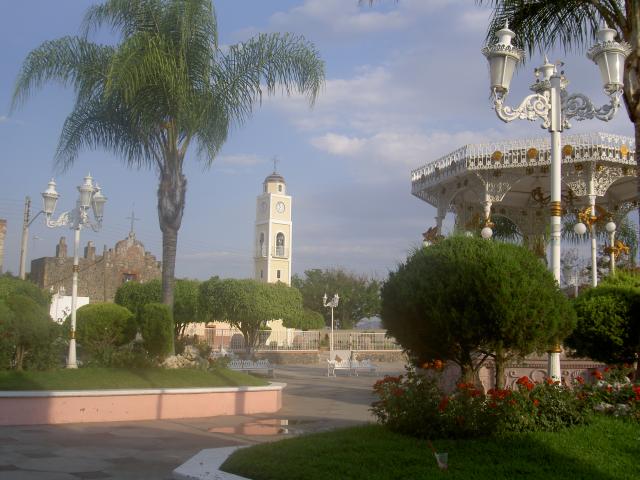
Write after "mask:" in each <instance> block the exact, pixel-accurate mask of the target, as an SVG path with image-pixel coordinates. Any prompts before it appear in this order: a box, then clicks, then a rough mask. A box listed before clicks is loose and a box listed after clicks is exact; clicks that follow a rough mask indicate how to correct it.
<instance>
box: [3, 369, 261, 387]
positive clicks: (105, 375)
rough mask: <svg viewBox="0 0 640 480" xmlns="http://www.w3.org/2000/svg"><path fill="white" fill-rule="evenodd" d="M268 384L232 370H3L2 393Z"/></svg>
mask: <svg viewBox="0 0 640 480" xmlns="http://www.w3.org/2000/svg"><path fill="white" fill-rule="evenodd" d="M267 384H268V382H267V381H266V380H264V379H262V378H258V377H253V376H251V375H247V374H246V373H242V372H235V371H233V370H228V369H220V370H215V371H205V370H196V369H176V370H169V369H162V368H146V369H124V368H90V367H87V368H79V369H77V370H67V369H64V370H50V371H44V372H37V371H23V372H16V371H4V372H3V371H0V390H92V389H114V388H193V387H236V386H261V385H267Z"/></svg>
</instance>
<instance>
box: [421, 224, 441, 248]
mask: <svg viewBox="0 0 640 480" xmlns="http://www.w3.org/2000/svg"><path fill="white" fill-rule="evenodd" d="M443 238H444V236H443V235H440V234H439V233H438V227H437V226H436V227H430V228H428V229H427V231H426V232H424V233H423V234H422V240H423V241H424V242H426V243H428V244H430V245H432V244H434V243H438V242H439V241H440V240H442V239H443Z"/></svg>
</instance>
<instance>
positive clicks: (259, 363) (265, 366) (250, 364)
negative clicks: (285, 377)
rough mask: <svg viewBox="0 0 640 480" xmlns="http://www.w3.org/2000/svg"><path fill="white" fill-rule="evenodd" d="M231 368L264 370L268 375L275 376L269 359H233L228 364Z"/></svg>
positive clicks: (243, 370) (242, 370)
mask: <svg viewBox="0 0 640 480" xmlns="http://www.w3.org/2000/svg"><path fill="white" fill-rule="evenodd" d="M227 366H228V367H229V368H230V369H231V370H236V371H239V372H258V371H264V372H266V373H267V374H268V375H271V376H272V377H275V374H274V371H273V366H272V365H271V364H270V363H269V360H266V359H265V360H256V361H255V362H254V361H253V360H231V361H230V362H229V365H227Z"/></svg>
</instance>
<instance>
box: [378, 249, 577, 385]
mask: <svg viewBox="0 0 640 480" xmlns="http://www.w3.org/2000/svg"><path fill="white" fill-rule="evenodd" d="M382 320H383V325H384V326H385V327H386V328H387V329H388V331H389V334H390V335H392V336H393V337H395V338H396V339H397V340H398V342H399V343H400V344H401V345H402V346H403V347H404V348H406V349H407V350H408V351H409V352H410V354H411V355H412V356H413V358H414V360H415V361H417V362H418V364H422V363H424V362H428V361H433V360H436V359H441V360H452V361H453V362H455V363H457V364H458V365H459V366H460V367H461V369H462V371H463V375H464V376H465V378H466V379H467V381H468V380H470V379H471V376H472V375H473V372H475V371H476V370H477V369H478V368H479V367H480V365H481V364H482V362H483V361H484V359H485V358H487V357H488V356H493V357H494V359H495V362H496V381H497V385H498V386H500V385H502V383H501V382H502V381H503V375H502V374H503V370H501V368H502V367H503V365H504V363H505V362H506V361H507V360H508V359H509V358H513V357H520V356H524V355H527V354H529V353H531V352H533V351H536V350H537V351H540V350H545V349H546V348H548V347H549V346H550V345H552V344H554V343H556V342H559V341H561V340H562V339H563V338H564V337H565V336H566V335H567V334H568V333H569V332H570V331H571V330H572V328H573V327H574V325H575V313H574V312H573V309H572V308H571V305H570V304H569V303H568V301H567V299H566V298H565V297H564V295H563V294H562V292H560V290H559V288H558V286H557V284H556V282H555V280H554V279H553V276H552V275H551V273H550V272H549V271H548V270H547V269H546V268H545V267H544V265H542V263H541V262H540V261H539V260H538V259H537V257H535V255H534V254H533V253H531V252H530V251H528V250H527V249H525V248H523V247H519V246H516V245H510V244H505V243H499V242H491V241H485V240H482V239H478V238H469V237H451V238H448V239H445V240H443V241H441V242H439V243H438V244H436V245H433V246H430V247H427V248H423V249H421V250H417V251H416V252H414V253H413V254H412V255H411V256H410V257H409V258H408V259H407V261H406V262H405V263H404V264H402V265H400V267H399V268H398V271H396V272H392V273H391V274H390V276H389V280H388V281H387V282H386V283H385V284H384V286H383V288H382Z"/></svg>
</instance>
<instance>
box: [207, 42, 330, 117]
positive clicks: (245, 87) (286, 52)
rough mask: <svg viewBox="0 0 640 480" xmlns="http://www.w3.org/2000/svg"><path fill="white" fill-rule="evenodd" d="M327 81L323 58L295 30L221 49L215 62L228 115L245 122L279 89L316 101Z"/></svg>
mask: <svg viewBox="0 0 640 480" xmlns="http://www.w3.org/2000/svg"><path fill="white" fill-rule="evenodd" d="M323 82H324V62H323V61H322V60H321V58H320V55H319V53H318V51H317V50H316V49H315V47H314V46H313V45H312V44H311V43H309V42H307V41H306V40H305V39H304V37H302V36H298V35H292V34H278V33H272V34H260V35H258V36H256V37H254V38H252V39H250V40H248V41H247V42H244V43H241V44H238V45H234V46H232V47H231V48H230V49H229V51H228V52H227V53H223V52H220V51H218V61H216V62H215V64H214V88H215V90H216V92H217V94H218V96H219V98H220V99H221V101H222V102H223V104H224V105H225V108H227V110H228V111H229V115H228V116H229V118H232V119H234V120H236V121H239V122H242V121H243V120H244V119H246V118H247V117H248V116H249V115H250V114H251V112H252V109H253V105H254V104H255V103H256V102H260V100H261V99H262V94H263V88H265V89H266V91H267V93H268V94H273V93H275V92H276V90H277V89H281V90H282V92H283V93H286V94H291V93H293V92H298V93H300V94H302V95H306V96H307V98H308V100H309V103H310V105H313V103H314V102H315V99H316V96H317V95H318V92H319V91H320V87H321V86H322V84H323Z"/></svg>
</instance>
